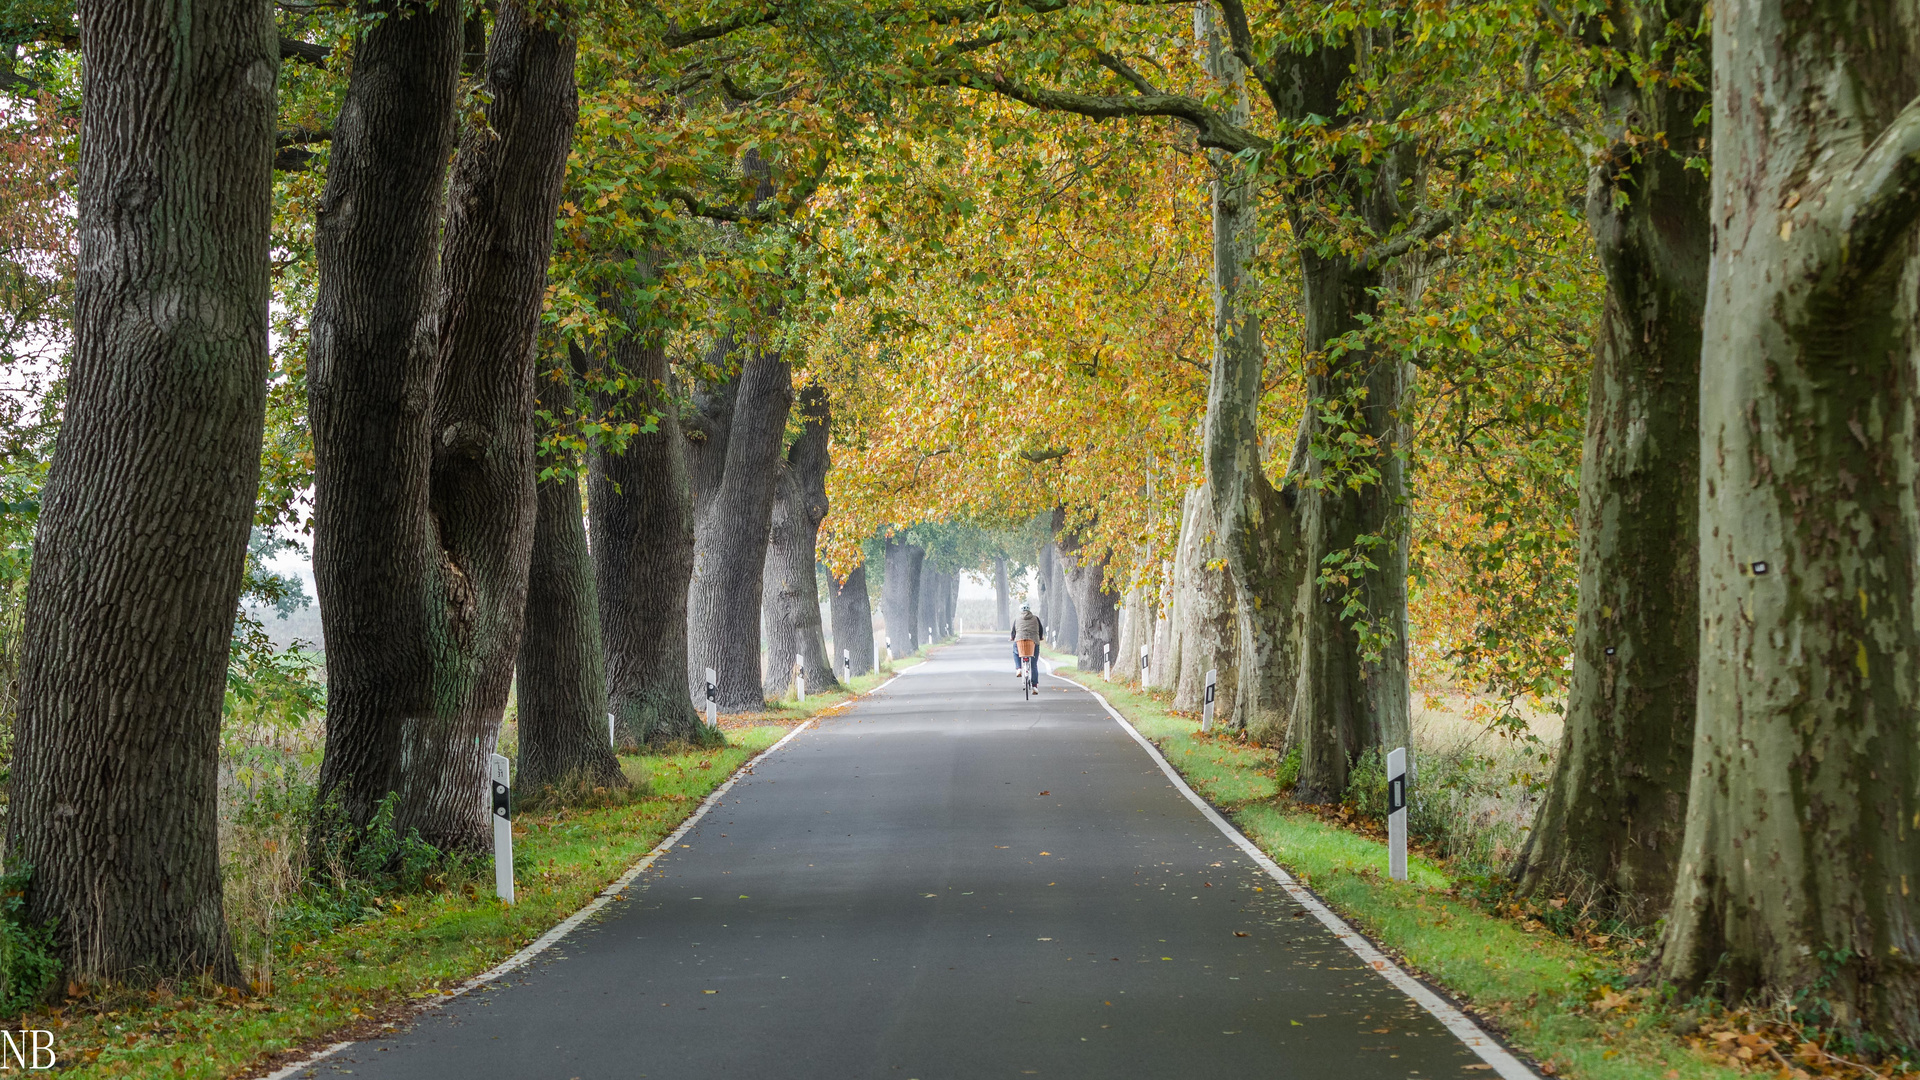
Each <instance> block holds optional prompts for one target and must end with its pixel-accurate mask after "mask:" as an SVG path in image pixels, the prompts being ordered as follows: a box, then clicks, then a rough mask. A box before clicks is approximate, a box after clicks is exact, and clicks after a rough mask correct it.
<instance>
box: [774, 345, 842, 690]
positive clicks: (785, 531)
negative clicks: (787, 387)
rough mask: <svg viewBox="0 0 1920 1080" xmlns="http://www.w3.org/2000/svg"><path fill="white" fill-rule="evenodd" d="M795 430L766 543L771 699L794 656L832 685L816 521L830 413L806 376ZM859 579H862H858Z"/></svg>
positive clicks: (819, 684) (809, 674) (782, 686)
mask: <svg viewBox="0 0 1920 1080" xmlns="http://www.w3.org/2000/svg"><path fill="white" fill-rule="evenodd" d="M798 404H799V407H800V435H799V437H798V438H796V439H794V441H793V445H792V446H791V447H789V448H788V449H787V453H786V456H785V457H784V459H783V460H782V461H781V462H780V463H779V477H778V481H777V484H778V486H777V487H776V488H775V493H774V502H773V515H772V534H771V539H770V540H769V541H768V543H767V567H766V584H765V588H766V598H765V600H764V601H763V603H762V608H763V610H764V611H765V613H766V616H765V617H766V626H767V649H768V651H769V653H770V655H771V657H772V663H769V664H768V665H767V680H766V687H765V691H766V694H767V696H768V697H775V696H778V695H780V694H784V693H785V692H786V690H787V688H788V687H789V686H791V685H792V684H793V665H792V662H791V661H789V660H788V659H787V658H788V657H790V656H799V657H800V658H801V660H802V663H803V664H804V667H803V668H802V674H803V675H804V676H805V678H806V680H807V685H808V686H810V687H812V688H814V690H816V691H825V690H837V689H839V687H840V680H839V678H838V677H837V675H836V674H835V669H834V664H833V658H832V657H831V656H828V655H827V642H826V636H825V634H824V633H823V632H822V627H821V625H820V592H819V585H818V581H819V578H818V575H817V574H816V572H815V568H816V567H818V566H819V558H818V555H817V552H818V551H819V546H820V522H821V521H823V520H825V518H826V516H827V509H828V507H827V469H828V466H829V461H828V458H827V431H828V426H829V423H830V419H831V417H830V412H829V408H828V403H827V392H826V388H825V387H823V386H821V385H820V384H819V383H816V382H810V383H808V384H807V385H806V387H805V388H803V389H802V390H801V391H800V397H799V402H798ZM863 585H864V582H863Z"/></svg>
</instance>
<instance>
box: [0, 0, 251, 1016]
mask: <svg viewBox="0 0 1920 1080" xmlns="http://www.w3.org/2000/svg"><path fill="white" fill-rule="evenodd" d="M80 27H81V31H80V33H81V37H80V48H81V55H82V65H81V71H82V79H83V83H82V96H81V100H82V102H83V103H84V106H83V107H84V116H83V123H84V126H85V129H86V132H87V137H86V139H85V141H84V142H83V143H82V145H81V151H80V177H79V192H78V200H79V231H80V261H79V270H78V273H77V277H76V281H75V296H74V318H73V331H74V342H73V344H74V353H73V361H72V367H71V370H70V374H69V377H68V381H67V394H68V396H67V402H66V418H65V421H64V423H63V425H62V428H61V431H60V440H59V446H58V448H57V450H56V451H55V454H54V458H53V465H52V469H51V472H50V473H49V475H48V479H47V484H46V489H45V493H44V499H43V503H42V507H43V508H42V511H41V517H40V525H39V530H38V534H37V536H36V538H35V545H34V556H33V574H32V578H31V581H30V583H29V585H28V588H27V601H26V623H25V642H24V655H23V658H22V662H21V668H20V690H19V695H20V696H19V702H20V705H19V712H18V714H17V717H16V719H15V722H14V724H15V726H14V737H15V739H16V742H15V744H14V758H13V770H14V772H13V783H12V812H11V814H10V815H9V817H8V832H9V842H8V853H9V855H10V859H9V861H10V863H12V864H13V865H16V866H18V865H30V866H31V867H32V868H33V879H32V882H31V884H30V886H29V890H28V894H27V911H28V915H29V917H30V918H32V919H34V920H36V921H42V922H48V921H56V920H57V922H56V925H55V928H54V929H55V934H56V935H57V940H58V944H59V947H60V949H61V952H62V953H63V954H64V960H65V962H66V965H67V970H66V975H67V977H68V978H70V979H78V980H81V981H91V980H96V979H124V978H167V977H173V976H181V975H190V974H197V973H201V972H208V973H211V974H212V975H213V976H214V977H215V978H217V979H220V980H222V981H225V982H230V983H231V982H235V981H237V980H238V977H239V970H238V968H237V966H236V965H235V963H234V959H233V950H232V946H231V944H230V943H229V941H228V937H227V928H226V920H225V917H224V915H223V913H222V906H221V887H220V864H219V853H218V822H217V818H216V807H215V801H216V790H217V782H218V781H217V772H218V762H219V749H220V708H221V693H222V691H223V689H224V688H225V685H226V674H227V659H228V646H229V643H230V640H231V636H232V631H233V620H234V612H235V610H236V606H237V604H238V602H239V594H240V584H241V574H242V567H243V565H244V563H245V559H246V547H247V537H248V530H249V526H250V525H251V524H252V519H253V508H254V495H255V488H256V485H257V483H258V478H259V462H260V435H261V430H262V424H263V417H264V415H265V407H266V396H265V392H266V378H267V305H268V299H269V291H268V263H267V254H268V250H267V249H268V230H269V226H270V224H271V220H272V212H273V208H272V199H271V194H272V163H273V147H274V118H275V111H274V110H275V104H274V86H275V82H276V75H277V71H278V65H279V43H278V36H277V34H276V32H275V30H274V20H273V11H272V8H271V7H270V6H269V5H267V4H264V3H259V2H257V0H171V2H158V0H144V2H139V3H102V2H97V0H84V2H83V3H82V4H81V6H80Z"/></svg>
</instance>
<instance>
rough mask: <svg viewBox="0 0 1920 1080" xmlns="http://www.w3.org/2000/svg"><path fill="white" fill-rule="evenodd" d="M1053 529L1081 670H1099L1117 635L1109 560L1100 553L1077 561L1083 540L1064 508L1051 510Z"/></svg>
mask: <svg viewBox="0 0 1920 1080" xmlns="http://www.w3.org/2000/svg"><path fill="white" fill-rule="evenodd" d="M1053 528H1054V531H1055V532H1056V533H1057V534H1058V535H1059V536H1060V550H1059V556H1058V558H1057V559H1056V560H1055V565H1056V566H1058V567H1059V568H1060V572H1061V577H1062V579H1063V583H1064V584H1065V586H1066V588H1065V589H1063V590H1062V593H1063V598H1065V599H1068V600H1070V603H1071V605H1072V606H1071V608H1070V610H1071V611H1072V612H1073V615H1074V622H1075V625H1074V635H1073V639H1072V640H1073V642H1074V645H1073V648H1074V649H1075V650H1077V652H1078V654H1079V663H1080V670H1081V671H1099V670H1100V661H1101V658H1102V657H1103V656H1104V655H1106V650H1111V649H1112V648H1113V646H1114V644H1115V643H1116V642H1117V641H1118V640H1119V637H1120V611H1119V607H1118V604H1119V597H1118V596H1116V595H1115V594H1114V593H1113V591H1112V590H1111V589H1109V588H1108V587H1107V581H1106V579H1107V566H1108V559H1107V558H1106V557H1104V556H1102V557H1100V558H1098V559H1096V560H1094V561H1091V562H1086V563H1082V562H1081V561H1080V559H1079V555H1080V553H1081V549H1082V547H1084V546H1085V541H1084V540H1083V539H1082V537H1081V534H1080V530H1078V529H1070V528H1068V527H1067V512H1066V510H1065V509H1055V510H1054V512H1053ZM1066 606H1067V605H1065V604H1063V605H1062V607H1066ZM1102 646H1105V647H1106V650H1103V649H1102Z"/></svg>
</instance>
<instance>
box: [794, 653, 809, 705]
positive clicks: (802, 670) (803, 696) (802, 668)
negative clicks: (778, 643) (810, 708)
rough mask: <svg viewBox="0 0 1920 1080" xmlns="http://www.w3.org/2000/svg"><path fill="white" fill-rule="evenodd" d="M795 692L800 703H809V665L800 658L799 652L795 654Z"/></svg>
mask: <svg viewBox="0 0 1920 1080" xmlns="http://www.w3.org/2000/svg"><path fill="white" fill-rule="evenodd" d="M793 692H794V696H795V697H798V698H799V699H800V704H802V705H805V704H806V703H807V665H806V664H805V663H804V662H803V661H802V660H801V659H800V654H799V653H794V654H793Z"/></svg>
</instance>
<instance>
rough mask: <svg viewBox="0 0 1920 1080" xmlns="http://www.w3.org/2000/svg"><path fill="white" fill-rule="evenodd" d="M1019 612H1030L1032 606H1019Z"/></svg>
mask: <svg viewBox="0 0 1920 1080" xmlns="http://www.w3.org/2000/svg"><path fill="white" fill-rule="evenodd" d="M1020 610H1021V611H1032V610H1033V605H1031V604H1021V605H1020Z"/></svg>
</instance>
